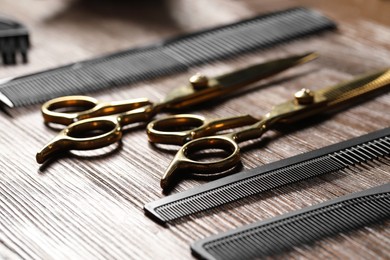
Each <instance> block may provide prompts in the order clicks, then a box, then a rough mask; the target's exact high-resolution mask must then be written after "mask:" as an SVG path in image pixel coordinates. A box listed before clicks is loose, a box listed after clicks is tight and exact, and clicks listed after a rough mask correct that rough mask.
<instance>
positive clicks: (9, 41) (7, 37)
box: [0, 16, 30, 65]
mask: <svg viewBox="0 0 390 260" xmlns="http://www.w3.org/2000/svg"><path fill="white" fill-rule="evenodd" d="M29 47H30V41H29V35H28V31H27V28H26V27H25V26H24V25H22V24H21V23H19V22H16V21H13V20H10V19H8V18H5V17H2V16H0V54H1V58H0V62H1V61H2V64H3V65H15V64H17V61H18V60H19V58H18V56H19V54H20V56H21V61H22V62H23V63H27V50H28V49H29Z"/></svg>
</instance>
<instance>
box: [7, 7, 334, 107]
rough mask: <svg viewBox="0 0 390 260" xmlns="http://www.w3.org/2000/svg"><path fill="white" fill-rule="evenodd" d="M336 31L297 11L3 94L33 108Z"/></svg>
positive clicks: (20, 81) (97, 62)
mask: <svg viewBox="0 0 390 260" xmlns="http://www.w3.org/2000/svg"><path fill="white" fill-rule="evenodd" d="M334 28H335V24H334V23H333V22H332V21H330V20H328V19H327V18H325V17H323V16H321V15H320V14H318V13H317V12H313V11H311V10H308V9H305V8H293V9H288V10H285V11H280V12H276V13H272V14H268V15H262V16H258V17H255V18H252V19H248V20H245V21H242V22H239V23H235V24H230V25H227V26H223V27H218V28H214V29H211V30H207V31H203V32H198V33H194V34H189V35H186V36H184V37H178V38H174V39H171V40H168V41H165V42H162V43H159V44H155V45H152V46H148V47H143V48H136V49H130V50H127V51H123V52H120V53H115V54H112V55H109V56H105V57H101V58H97V59H93V60H87V61H83V62H78V63H75V64H70V65H68V66H63V67H59V68H55V69H52V70H48V71H43V72H39V73H36V74H32V75H27V76H24V77H20V78H15V79H13V80H11V81H9V82H6V83H4V84H3V85H2V87H1V93H0V94H2V95H3V96H5V97H6V98H7V99H8V100H10V101H11V103H12V106H14V107H17V106H23V105H30V104H35V103H39V102H43V101H46V100H48V99H50V98H54V97H58V96H62V95H72V94H83V93H87V92H95V91H97V90H101V89H104V88H108V87H113V86H120V85H126V84H130V83H134V82H138V81H141V80H146V79H153V78H156V77H159V76H164V75H169V74H174V73H177V72H182V71H185V70H187V69H188V68H189V67H192V66H197V65H200V64H204V63H207V62H211V61H215V60H220V59H223V58H230V57H233V56H236V55H239V54H241V53H246V52H250V51H254V50H258V49H264V48H269V47H271V46H274V45H276V44H279V43H284V42H287V41H290V40H294V39H297V38H301V37H304V36H308V35H311V34H316V33H319V32H321V31H324V30H329V29H334ZM267 32H268V33H267ZM0 101H1V95H0ZM4 103H6V102H4Z"/></svg>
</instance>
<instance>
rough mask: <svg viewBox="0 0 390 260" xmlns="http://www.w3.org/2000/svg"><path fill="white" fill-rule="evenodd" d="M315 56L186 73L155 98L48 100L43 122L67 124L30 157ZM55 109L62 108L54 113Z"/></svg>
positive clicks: (91, 140)
mask: <svg viewBox="0 0 390 260" xmlns="http://www.w3.org/2000/svg"><path fill="white" fill-rule="evenodd" d="M316 57H317V55H316V54H315V53H306V54H303V55H296V56H290V57H287V58H284V59H277V60H273V61H269V62H266V63H261V64H256V65H253V66H250V67H247V68H244V69H241V70H237V71H234V72H231V73H228V74H224V75H220V76H217V77H214V78H207V77H205V76H202V75H198V74H197V75H194V76H193V77H191V78H190V83H189V84H187V85H184V86H180V87H178V88H176V89H173V90H172V91H171V92H170V93H168V95H167V96H166V98H165V99H164V100H163V101H161V102H159V103H152V102H150V101H149V100H148V99H146V98H141V99H134V100H125V101H118V102H98V101H97V100H95V99H94V98H91V97H87V96H66V97H60V98H55V99H52V100H50V101H48V102H46V103H45V104H43V106H42V115H43V118H44V121H45V122H46V123H57V124H62V125H67V127H66V128H65V129H63V130H62V131H61V132H60V133H59V134H58V135H57V137H55V138H54V139H53V140H52V141H51V142H49V143H48V144H47V145H46V146H44V147H43V148H42V150H41V151H40V152H38V153H37V155H36V160H37V162H38V163H43V162H44V161H45V160H47V159H48V158H49V157H50V156H51V155H53V154H54V153H57V152H61V151H65V150H90V149H97V148H100V147H104V146H108V145H110V144H112V143H114V142H116V141H118V140H120V139H121V137H122V131H121V130H122V127H123V126H124V125H127V124H132V123H136V122H149V121H150V120H151V119H152V118H153V117H154V116H155V115H156V114H158V113H160V112H162V111H165V110H178V109H182V108H185V107H189V106H192V105H195V104H199V103H201V102H205V101H208V100H211V99H214V98H217V97H220V96H222V95H225V94H228V93H231V92H233V91H235V90H237V89H240V88H241V87H243V86H245V85H249V84H251V83H254V82H256V81H258V80H261V79H264V78H266V77H270V76H272V75H275V74H278V73H280V72H282V71H284V70H286V69H288V68H291V67H293V66H296V65H298V64H302V63H306V62H308V61H311V60H313V59H314V58H316ZM61 109H62V110H64V109H67V111H68V112H60V111H59V110H61ZM69 110H70V112H69ZM72 111H73V112H72ZM247 124H250V122H248V123H247Z"/></svg>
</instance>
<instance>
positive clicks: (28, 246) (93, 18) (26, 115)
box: [0, 0, 390, 259]
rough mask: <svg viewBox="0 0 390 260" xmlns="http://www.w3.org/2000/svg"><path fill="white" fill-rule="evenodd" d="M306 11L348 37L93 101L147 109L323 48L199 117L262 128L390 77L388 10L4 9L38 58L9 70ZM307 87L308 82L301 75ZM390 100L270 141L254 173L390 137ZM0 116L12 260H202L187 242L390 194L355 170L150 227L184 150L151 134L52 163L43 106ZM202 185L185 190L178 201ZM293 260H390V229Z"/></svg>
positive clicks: (378, 228) (167, 4)
mask: <svg viewBox="0 0 390 260" xmlns="http://www.w3.org/2000/svg"><path fill="white" fill-rule="evenodd" d="M296 5H304V6H308V7H313V8H316V9H318V10H320V11H322V12H323V13H324V14H326V15H327V16H329V17H330V18H332V19H334V20H335V21H336V22H337V23H338V25H339V30H338V31H337V32H331V33H326V34H323V35H321V36H315V37H310V38H307V39H305V40H299V41H295V42H293V43H289V44H286V45H283V46H279V47H276V48H273V49H270V50H267V51H263V52H258V53H254V54H253V53H252V54H250V55H245V56H241V57H239V58H237V59H234V60H233V59H231V60H228V61H223V62H216V63H212V64H208V65H205V66H202V67H198V68H194V69H192V70H191V71H189V72H186V73H182V74H179V75H175V76H171V77H165V78H160V79H157V80H153V81H148V82H142V83H139V84H136V85H132V86H124V87H121V88H115V89H110V90H107V91H103V92H99V93H91V94H92V95H93V96H94V97H96V98H99V99H104V100H118V99H122V98H124V97H126V98H136V97H148V98H150V99H151V100H159V99H160V98H162V97H163V96H164V93H166V92H167V91H168V90H169V89H171V88H173V87H175V86H177V85H178V84H181V83H183V82H185V81H186V80H187V79H188V77H189V76H190V75H191V74H192V73H194V72H196V71H202V72H204V73H206V74H208V75H217V74H219V73H223V72H227V71H230V70H233V69H236V68H239V67H243V66H245V65H247V64H252V63H255V62H259V61H265V60H267V59H271V58H275V57H283V56H287V55H288V54H292V53H301V52H305V51H310V50H316V51H318V52H319V53H320V55H321V58H319V59H318V60H317V61H314V62H312V63H310V64H307V65H304V66H301V67H299V68H294V69H292V70H290V71H288V72H286V73H284V74H283V75H280V76H278V77H276V78H274V79H273V80H272V82H273V84H271V85H269V86H267V87H263V88H261V87H260V86H262V85H263V84H258V85H257V86H259V87H255V88H254V89H253V90H252V91H249V92H244V93H242V94H240V95H239V96H237V97H236V98H232V99H229V100H224V101H222V102H219V103H217V104H210V105H207V106H204V107H201V108H199V109H198V110H197V111H196V113H199V114H202V115H205V116H211V117H219V116H227V115H238V114H243V113H249V114H252V115H254V116H261V115H262V114H264V113H266V112H267V111H268V110H269V109H270V107H271V106H272V105H274V104H277V103H279V102H282V101H284V100H286V99H289V98H290V97H291V95H292V93H294V92H295V91H296V90H298V89H300V88H302V87H312V88H313V89H316V88H321V87H324V86H327V85H331V84H334V83H336V82H339V81H341V80H346V79H351V78H352V77H353V76H354V75H356V74H359V73H363V72H366V71H370V70H374V69H377V68H382V67H386V66H389V65H390V28H389V27H387V26H388V25H389V24H390V16H389V15H388V14H389V12H390V1H380V0H376V1H374V0H372V1H370V3H365V4H364V5H363V4H361V1H352V0H350V1H347V0H343V1H341V0H340V1H308V0H306V1H304V0H302V1H298V0H296V1H279V0H277V1H271V0H266V1H255V0H246V1H222V0H215V1H207V0H201V1H200V0H199V1H173V0H172V1H169V0H166V1H154V2H153V4H152V2H151V1H145V3H136V2H135V1H108V0H106V1H92V0H84V1H60V0H57V1H53V0H51V1H47V0H46V1H34V0H18V1H14V0H2V1H1V3H0V12H1V13H4V14H8V15H12V16H13V17H15V18H17V19H18V20H20V21H21V22H23V23H25V24H26V25H27V26H28V27H29V29H30V31H31V35H32V44H33V47H32V49H31V51H30V55H29V56H30V63H29V64H27V65H19V66H9V67H0V78H4V77H10V76H17V75H22V74H25V73H30V72H34V71H39V70H42V69H45V68H49V67H53V66H57V65H61V64H67V63H69V62H74V61H79V60H82V59H86V58H92V57H95V56H98V55H103V54H106V53H109V52H112V51H116V50H122V49H125V48H129V47H132V46H141V45H145V44H149V43H153V42H155V41H158V40H161V39H164V38H167V37H169V36H174V35H177V34H180V33H184V32H190V31H194V30H197V29H201V28H206V27H209V26H214V25H220V24H224V23H228V22H233V21H237V20H239V19H242V18H246V17H250V16H253V15H255V14H258V13H263V12H268V11H273V10H279V9H283V8H286V7H290V6H296ZM298 76H299V77H298ZM389 108H390V96H389V94H388V93H385V94H383V95H381V96H379V97H376V98H374V99H371V100H367V101H366V102H364V103H363V104H360V105H358V106H353V107H351V108H349V109H347V110H345V111H342V112H340V113H336V114H334V115H333V116H328V117H320V118H314V119H310V120H306V121H305V122H303V123H299V124H296V125H294V126H289V127H288V128H286V129H279V130H278V131H272V132H269V133H268V134H267V135H266V140H267V141H266V142H261V141H253V142H248V143H245V144H243V149H242V150H243V156H242V161H243V165H244V168H245V169H250V168H254V167H256V166H258V165H262V164H266V163H270V162H273V161H276V160H279V159H282V158H287V157H290V156H293V155H296V154H300V153H303V152H307V151H311V150H314V149H317V148H320V147H323V146H326V145H329V144H333V143H336V142H339V141H342V140H346V139H349V138H352V137H357V136H360V135H362V134H365V133H369V132H371V131H374V130H378V129H381V128H384V127H388V126H389V122H390V113H389ZM8 113H9V114H6V113H2V114H1V115H0V126H1V127H0V145H1V146H0V147H1V156H0V212H1V214H0V256H1V257H2V258H11V259H19V258H37V259H69V258H73V259H77V258H80V259H100V258H103V259H107V258H108V259H112V258H117V259H129V258H131V259H190V258H192V256H191V254H190V250H189V244H190V243H192V242H193V241H195V240H197V239H199V238H202V237H205V236H209V235H211V234H216V233H218V232H222V231H226V230H228V229H231V228H235V227H238V226H241V225H244V224H248V223H252V222H254V221H256V220H262V219H266V218H269V217H272V216H276V215H279V214H283V213H286V212H290V211H293V210H296V209H300V208H303V207H306V206H309V205H313V204H317V203H319V202H322V201H326V200H329V199H333V198H336V197H339V196H342V195H345V194H348V193H351V192H356V191H360V190H363V189H367V188H370V187H374V186H377V185H380V184H384V183H387V182H389V180H390V174H389V172H390V171H389V170H390V166H389V165H390V164H389V161H388V160H385V161H384V163H378V162H374V163H371V164H370V165H368V166H367V165H365V166H358V167H355V168H351V169H346V170H344V171H342V172H337V173H334V174H328V175H325V176H322V177H318V178H314V179H311V180H307V181H302V182H299V183H296V184H294V185H289V186H287V187H283V188H279V189H275V190H273V191H270V192H266V193H264V194H262V195H261V196H254V197H251V198H248V199H245V200H242V201H240V202H236V203H232V204H229V205H226V206H224V207H221V208H218V209H215V210H212V211H209V212H207V213H203V214H199V215H196V216H193V217H190V218H186V219H185V220H183V221H178V222H174V223H172V224H169V226H168V228H164V227H161V226H159V225H158V224H156V223H155V222H153V221H152V220H150V219H149V218H147V217H146V216H145V215H144V212H143V209H142V207H143V205H144V204H145V203H147V202H150V201H153V200H156V199H158V198H161V197H163V196H164V195H163V194H162V192H161V189H160V187H159V179H160V177H161V175H162V173H163V171H164V169H165V168H166V167H167V166H168V164H169V162H170V160H171V159H172V157H173V154H174V153H175V151H176V150H175V149H176V148H175V147H164V148H167V150H164V151H162V150H160V149H157V148H156V147H153V146H151V145H150V144H149V143H148V141H147V139H146V135H145V132H144V130H143V128H142V127H139V128H135V129H129V130H128V131H127V132H126V134H125V136H124V139H123V141H122V143H121V144H118V145H113V146H111V147H108V148H104V149H99V150H96V151H89V152H72V155H67V156H64V157H62V158H58V159H57V160H55V161H52V162H51V163H49V164H45V165H44V166H40V165H38V164H37V163H36V162H35V154H36V152H37V151H38V150H39V149H40V148H41V147H42V146H43V145H44V144H45V143H46V142H48V141H49V140H50V139H51V138H52V137H54V136H55V134H56V131H55V130H52V129H50V128H48V127H46V126H45V125H44V124H43V123H42V118H41V115H40V106H39V105H35V106H29V107H24V108H17V109H12V110H8ZM202 182H204V181H200V180H195V179H186V180H183V181H181V182H180V183H179V185H178V186H177V187H176V188H175V189H174V190H173V191H172V193H175V192H178V191H183V190H186V189H188V188H190V187H194V186H196V185H199V184H201V183H202ZM281 257H293V258H300V257H302V258H350V259H356V258H362V259H368V258H371V259H377V258H389V257H390V229H389V222H388V221H387V222H385V223H382V224H377V225H373V226H370V227H366V228H363V229H360V230H358V231H354V232H350V233H348V234H340V235H338V236H336V237H332V238H329V239H324V240H322V241H318V242H316V243H314V244H313V245H311V246H305V247H300V248H297V249H295V250H294V251H292V252H289V253H286V254H284V255H281Z"/></svg>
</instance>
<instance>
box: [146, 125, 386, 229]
mask: <svg viewBox="0 0 390 260" xmlns="http://www.w3.org/2000/svg"><path fill="white" fill-rule="evenodd" d="M389 154H390V128H385V129H383V130H380V131H377V132H373V133H370V134H367V135H363V136H360V137H357V138H354V139H350V140H348V141H344V142H341V143H337V144H334V145H330V146H327V147H324V148H321V149H318V150H315V151H312V152H308V153H304V154H301V155H297V156H294V157H290V158H287V159H284V160H280V161H277V162H274V163H270V164H267V165H263V166H259V167H257V168H254V169H252V170H248V171H244V172H240V173H237V174H233V175H231V176H227V177H225V178H222V179H219V180H216V181H213V182H210V183H207V184H204V185H202V186H199V187H196V188H193V189H190V190H187V191H184V192H181V193H177V194H173V195H170V196H167V197H165V198H162V199H160V200H157V201H154V202H150V203H148V204H146V205H145V206H144V210H145V212H146V214H147V215H148V216H150V217H151V218H153V219H154V220H156V221H157V222H159V223H162V224H163V223H165V222H168V221H172V220H175V219H178V218H181V217H184V216H188V215H191V214H194V213H197V212H201V211H205V210H207V209H211V208H214V207H217V206H221V205H223V204H226V203H229V202H233V201H237V200H239V199H243V198H245V197H248V196H251V195H255V194H259V193H261V192H264V191H267V190H271V189H273V188H277V187H281V186H283V185H286V184H290V183H293V182H297V181H300V180H304V179H307V178H311V177H314V176H318V175H321V174H325V173H330V172H334V171H337V170H341V169H344V168H347V167H349V166H353V165H355V164H359V163H363V162H366V161H370V160H374V159H376V158H378V157H385V156H388V155H389Z"/></svg>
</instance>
